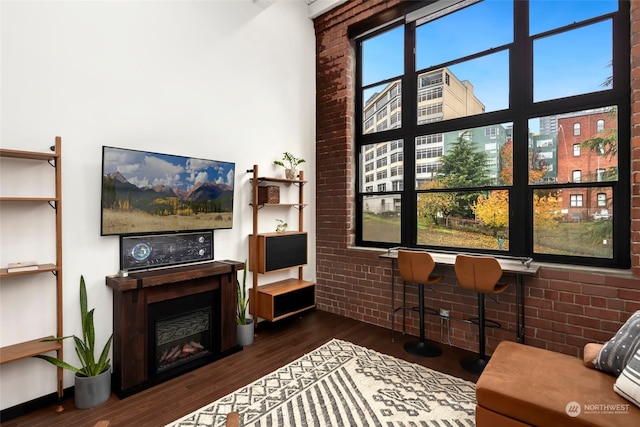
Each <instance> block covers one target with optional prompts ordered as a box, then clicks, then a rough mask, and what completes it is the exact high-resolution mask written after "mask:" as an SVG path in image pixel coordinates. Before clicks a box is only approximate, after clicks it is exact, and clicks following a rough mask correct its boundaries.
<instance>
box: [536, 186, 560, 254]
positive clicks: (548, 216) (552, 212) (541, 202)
mask: <svg viewBox="0 0 640 427" xmlns="http://www.w3.org/2000/svg"><path fill="white" fill-rule="evenodd" d="M561 209H562V203H561V200H560V198H559V197H558V195H557V194H556V192H555V191H551V190H538V191H535V192H534V194H533V229H534V230H535V237H536V241H538V243H539V239H540V232H541V231H543V230H550V229H553V228H556V227H557V226H558V220H559V219H560V218H562V210H561Z"/></svg>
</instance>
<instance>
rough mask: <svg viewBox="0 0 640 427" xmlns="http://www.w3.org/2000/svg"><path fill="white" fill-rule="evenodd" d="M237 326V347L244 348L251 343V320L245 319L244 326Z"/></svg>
mask: <svg viewBox="0 0 640 427" xmlns="http://www.w3.org/2000/svg"><path fill="white" fill-rule="evenodd" d="M237 326H238V345H241V346H243V347H244V346H245V345H249V344H252V343H253V319H247V324H246V325H237Z"/></svg>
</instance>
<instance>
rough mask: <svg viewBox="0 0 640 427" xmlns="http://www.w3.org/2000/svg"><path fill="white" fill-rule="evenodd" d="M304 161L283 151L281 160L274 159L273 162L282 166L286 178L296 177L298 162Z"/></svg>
mask: <svg viewBox="0 0 640 427" xmlns="http://www.w3.org/2000/svg"><path fill="white" fill-rule="evenodd" d="M304 162H305V160H304V159H299V158H297V157H296V156H294V155H293V154H291V153H289V152H288V151H287V152H284V153H283V156H282V160H274V161H273V164H274V165H276V166H282V167H283V168H284V174H285V176H286V177H287V179H296V175H297V174H296V168H297V167H298V165H299V164H300V163H304Z"/></svg>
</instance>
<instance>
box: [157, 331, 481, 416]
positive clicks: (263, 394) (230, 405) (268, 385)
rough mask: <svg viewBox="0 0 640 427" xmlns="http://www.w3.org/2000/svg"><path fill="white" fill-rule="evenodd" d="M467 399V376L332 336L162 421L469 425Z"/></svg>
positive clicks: (470, 387)
mask: <svg viewBox="0 0 640 427" xmlns="http://www.w3.org/2000/svg"><path fill="white" fill-rule="evenodd" d="M475 406H476V399H475V384H474V383H472V382H469V381H465V380H462V379H460V378H456V377H452V376H450V375H447V374H443V373H441V372H438V371H434V370H431V369H428V368H425V367H424V366H421V365H417V364H414V363H409V362H407V361H404V360H400V359H396V358H395V357H391V356H387V355H385V354H381V353H378V352H375V351H373V350H369V349H366V348H363V347H360V346H357V345H355V344H352V343H349V342H346V341H341V340H337V339H333V340H331V341H329V342H328V343H327V344H325V345H323V346H321V347H319V348H317V349H316V350H314V351H312V352H311V353H309V354H306V355H305V356H303V357H301V358H300V359H298V360H296V361H294V362H292V363H290V364H288V365H287V366H284V367H282V368H280V369H278V370H277V371H275V372H272V373H271V374H268V375H266V376H264V377H262V378H260V379H259V380H257V381H255V382H254V383H253V384H249V385H247V386H245V387H242V388H241V389H239V390H237V391H235V392H234V393H231V394H229V395H227V396H225V397H222V398H221V399H219V400H216V401H215V402H213V403H211V404H209V405H207V406H205V407H203V408H200V409H199V410H197V411H195V412H193V413H191V414H189V415H187V416H185V417H183V418H181V419H179V420H177V421H175V422H173V423H171V424H169V425H168V426H171V427H196V426H197V427H203V426H224V424H225V419H226V415H227V413H229V412H231V411H238V412H239V413H240V425H241V426H244V427H247V426H256V427H258V426H341V427H342V426H386V427H391V426H402V427H409V426H429V427H445V426H447V427H449V426H451V427H453V426H455V427H473V426H474V425H475Z"/></svg>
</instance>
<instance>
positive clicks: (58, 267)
mask: <svg viewBox="0 0 640 427" xmlns="http://www.w3.org/2000/svg"><path fill="white" fill-rule="evenodd" d="M0 157H2V158H11V159H16V161H18V162H23V161H24V162H32V161H37V162H47V163H49V164H50V165H51V166H52V167H54V168H55V195H54V196H53V197H12V196H11V197H0V202H2V203H3V204H4V203H12V202H20V203H24V202H28V203H48V204H49V205H50V206H51V208H52V212H54V214H55V217H56V220H55V223H56V225H55V227H56V239H55V240H56V262H55V264H41V265H38V268H37V269H36V270H31V271H19V272H12V273H9V272H8V271H7V268H0V279H2V281H3V282H4V281H5V280H7V279H12V278H19V277H23V276H26V275H33V274H42V273H52V275H53V277H54V278H55V286H56V336H57V337H61V336H62V334H63V331H62V138H61V137H59V136H57V137H56V138H55V145H53V146H51V152H47V153H44V152H33V151H22V150H10V149H0ZM8 286H10V285H8ZM36 300H37V298H35V299H34V301H36ZM18 303H20V304H23V303H24V302H23V301H17V302H16V304H18ZM3 321H9V320H8V319H3ZM50 338H53V336H47V337H41V338H37V339H33V340H28V341H24V342H19V343H16V344H13V345H9V346H5V347H2V348H0V364H4V363H10V362H15V361H17V360H22V359H26V358H28V357H32V356H35V355H38V354H44V353H49V352H52V351H55V352H56V353H57V355H56V356H57V357H58V358H59V359H63V354H62V342H60V341H44V340H46V339H50ZM55 369H57V374H58V375H57V393H58V409H57V411H58V412H60V411H62V410H63V407H62V398H63V393H64V383H63V370H62V368H55Z"/></svg>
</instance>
